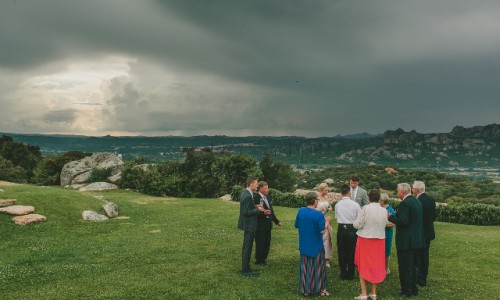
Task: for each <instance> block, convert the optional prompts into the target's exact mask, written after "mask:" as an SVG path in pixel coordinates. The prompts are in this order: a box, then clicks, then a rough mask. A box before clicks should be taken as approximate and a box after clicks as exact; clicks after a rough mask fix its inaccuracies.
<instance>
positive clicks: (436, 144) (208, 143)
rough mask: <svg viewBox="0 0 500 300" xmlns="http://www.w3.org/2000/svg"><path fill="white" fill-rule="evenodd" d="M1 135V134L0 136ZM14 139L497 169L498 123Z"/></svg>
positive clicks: (146, 152) (134, 150)
mask: <svg viewBox="0 0 500 300" xmlns="http://www.w3.org/2000/svg"><path fill="white" fill-rule="evenodd" d="M0 134H1V133H0ZM4 134H5V135H9V136H12V137H13V138H14V140H15V141H19V142H23V143H29V144H33V145H38V146H39V147H40V149H41V151H42V154H43V155H44V156H47V155H58V154H62V153H64V152H66V151H70V150H80V151H85V152H101V151H108V152H114V153H118V154H122V156H123V158H124V159H131V158H133V157H135V156H141V157H144V158H146V160H148V161H150V162H158V161H163V160H173V159H182V158H183V157H184V155H183V153H182V149H183V148H184V147H195V148H202V147H212V148H213V149H214V150H215V151H223V150H225V151H232V152H237V153H246V154H250V155H252V156H254V157H256V158H258V159H261V158H262V156H263V155H264V154H265V153H269V154H270V155H271V157H272V159H273V160H281V161H284V162H287V163H290V164H294V165H301V166H302V165H308V166H314V165H317V166H322V165H366V164H384V165H394V166H400V167H422V168H449V167H452V168H499V167H500V162H499V159H500V145H499V143H500V125H499V124H490V125H486V126H475V127H470V128H464V127H462V126H456V127H455V128H453V130H452V131H451V132H450V133H425V134H424V133H418V132H416V131H415V130H412V131H409V132H406V131H404V130H403V129H400V128H399V129H396V130H388V131H386V132H384V133H383V134H381V135H370V134H367V133H362V134H355V135H347V136H336V137H321V138H305V137H296V136H282V137H264V136H249V137H229V136H193V137H179V136H166V137H144V136H140V137H113V136H105V137H86V136H67V135H41V134H31V135H28V134H9V133H4Z"/></svg>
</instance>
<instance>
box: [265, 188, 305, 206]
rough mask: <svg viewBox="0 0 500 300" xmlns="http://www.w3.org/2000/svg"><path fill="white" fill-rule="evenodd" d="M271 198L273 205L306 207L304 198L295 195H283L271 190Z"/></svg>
mask: <svg viewBox="0 0 500 300" xmlns="http://www.w3.org/2000/svg"><path fill="white" fill-rule="evenodd" d="M269 197H270V198H271V201H272V202H273V205H276V206H283V207H302V206H305V205H306V202H305V200H304V197H303V196H300V195H297V194H295V193H282V192H280V191H278V190H276V189H271V188H270V189H269Z"/></svg>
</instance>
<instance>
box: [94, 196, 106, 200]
mask: <svg viewBox="0 0 500 300" xmlns="http://www.w3.org/2000/svg"><path fill="white" fill-rule="evenodd" d="M94 198H97V199H100V200H102V199H104V196H103V195H99V196H94Z"/></svg>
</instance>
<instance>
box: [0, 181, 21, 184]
mask: <svg viewBox="0 0 500 300" xmlns="http://www.w3.org/2000/svg"><path fill="white" fill-rule="evenodd" d="M0 185H18V184H17V183H14V182H8V181H1V180H0Z"/></svg>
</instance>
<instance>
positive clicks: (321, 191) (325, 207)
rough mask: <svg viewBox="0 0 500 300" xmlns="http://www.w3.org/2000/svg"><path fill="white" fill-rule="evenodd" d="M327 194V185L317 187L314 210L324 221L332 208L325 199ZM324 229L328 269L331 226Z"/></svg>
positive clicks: (331, 244) (331, 250)
mask: <svg viewBox="0 0 500 300" xmlns="http://www.w3.org/2000/svg"><path fill="white" fill-rule="evenodd" d="M328 192H329V188H328V184H326V183H324V182H323V183H321V184H320V185H319V186H318V199H319V203H318V207H317V208H316V209H317V210H319V211H321V212H322V213H323V215H324V216H325V219H326V213H327V212H329V211H332V206H331V205H330V203H329V202H328V199H327V198H326V195H328ZM326 229H327V230H325V232H324V233H323V245H324V247H325V259H326V266H327V267H328V268H329V267H330V259H331V258H332V256H333V241H332V232H333V229H332V226H331V225H329V226H328V227H327V228H326Z"/></svg>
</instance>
